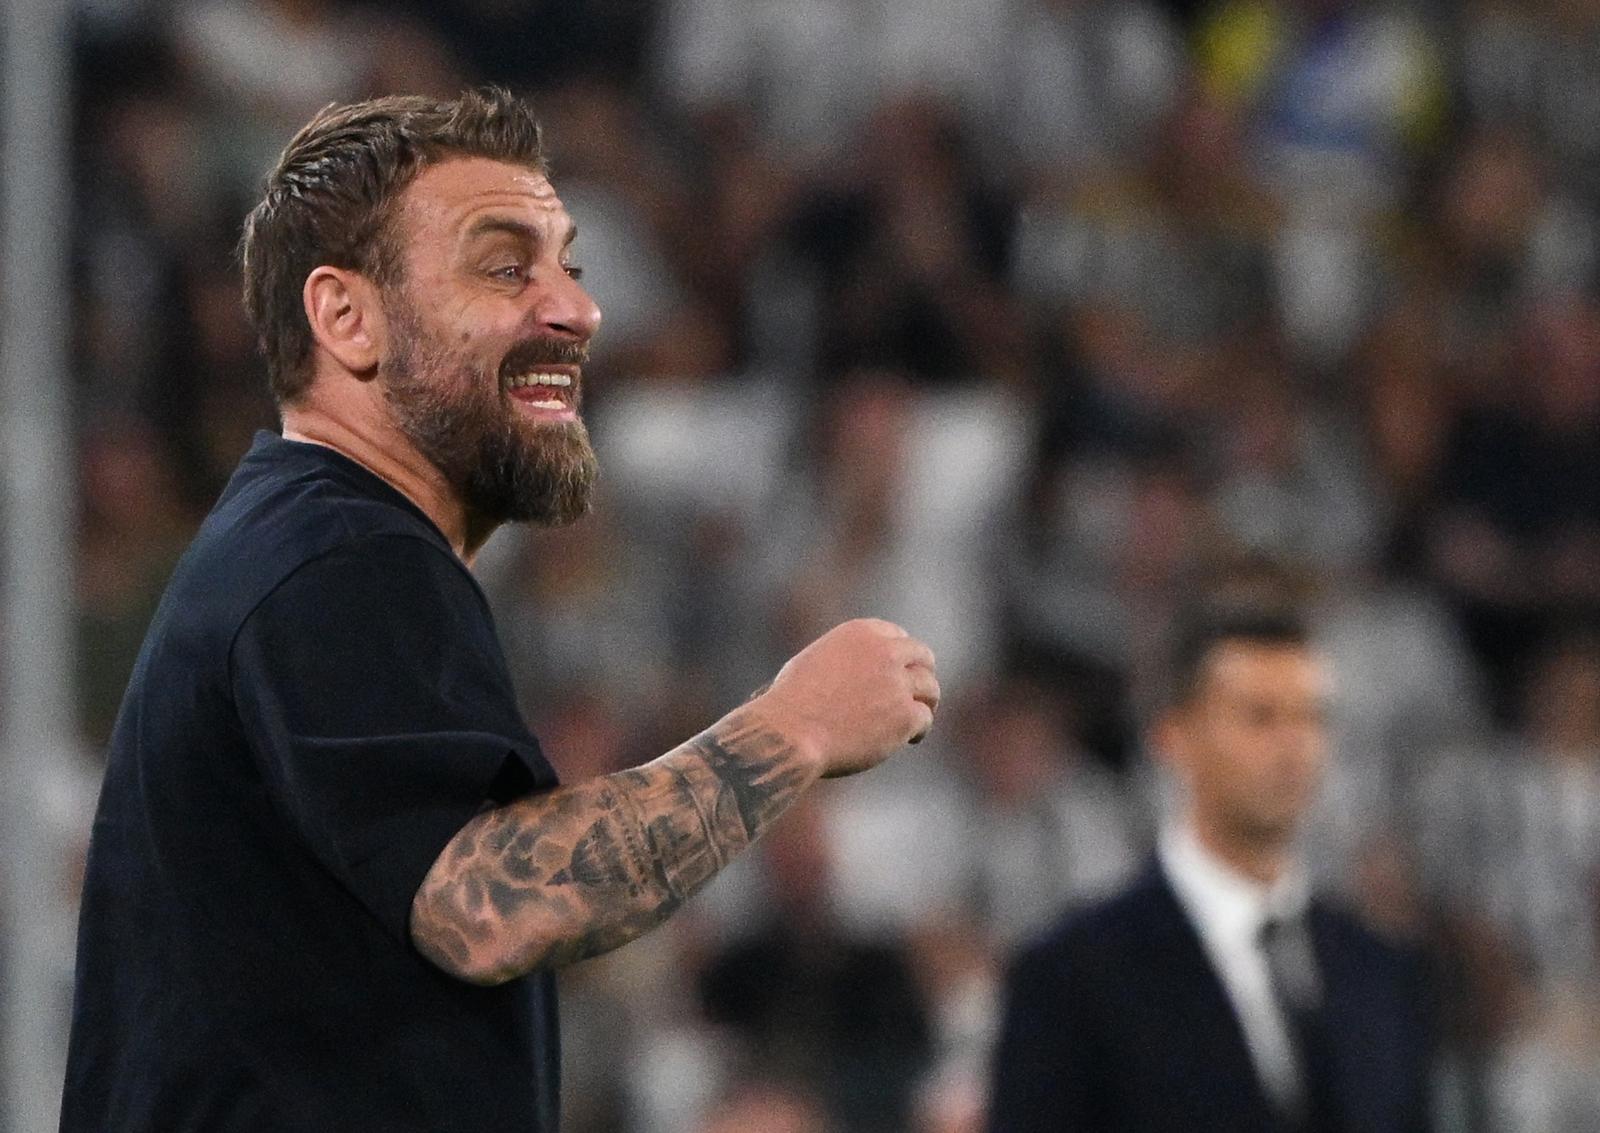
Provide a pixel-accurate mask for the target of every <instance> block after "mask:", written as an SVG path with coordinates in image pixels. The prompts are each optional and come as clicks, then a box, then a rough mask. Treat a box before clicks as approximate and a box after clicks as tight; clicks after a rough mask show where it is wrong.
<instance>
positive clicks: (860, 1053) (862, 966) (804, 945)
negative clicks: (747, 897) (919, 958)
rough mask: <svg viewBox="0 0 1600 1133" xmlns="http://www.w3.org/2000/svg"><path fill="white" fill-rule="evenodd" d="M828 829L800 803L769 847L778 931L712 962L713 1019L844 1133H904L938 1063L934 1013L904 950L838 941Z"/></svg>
mask: <svg viewBox="0 0 1600 1133" xmlns="http://www.w3.org/2000/svg"><path fill="white" fill-rule="evenodd" d="M821 818H822V816H821V813H820V812H819V811H818V810H817V809H816V807H815V805H811V804H804V803H803V804H801V807H800V808H797V809H796V812H794V813H792V814H791V815H790V816H789V819H790V820H789V821H786V822H785V823H784V824H783V825H782V826H779V827H778V828H776V829H775V830H774V831H773V832H772V834H771V835H770V836H769V837H768V839H767V841H766V842H765V849H764V853H763V857H762V861H763V863H764V864H765V866H766V868H767V870H768V871H769V873H770V875H771V884H770V887H769V891H770V894H771V898H772V908H771V920H770V921H769V923H768V924H767V925H766V926H764V927H763V928H762V929H760V930H759V931H758V932H757V933H756V934H755V935H754V936H753V937H751V938H750V939H748V940H745V941H742V942H738V943H735V944H734V945H732V947H730V948H728V949H727V950H725V951H723V952H722V953H721V954H720V955H716V956H713V957H712V958H711V960H710V962H709V963H708V965H707V967H706V969H705V972H704V973H703V975H702V977H701V991H702V995H703V997H704V1000H705V1006H706V1014H707V1017H708V1018H709V1019H710V1020H711V1022H713V1023H715V1024H721V1025H724V1026H727V1027H731V1028H733V1029H734V1030H735V1031H736V1032H737V1033H738V1034H739V1036H740V1042H739V1046H740V1048H741V1049H743V1050H745V1051H747V1052H748V1053H749V1056H750V1057H752V1058H753V1059H754V1060H755V1061H756V1062H757V1063H758V1064H761V1065H767V1066H771V1067H774V1068H778V1067H781V1068H783V1069H784V1070H786V1071H787V1072H789V1073H796V1072H798V1073H800V1074H801V1075H802V1076H803V1077H804V1078H805V1079H807V1080H809V1081H813V1082H816V1083H817V1085H818V1088H819V1089H820V1090H821V1091H822V1093H823V1096H824V1098H825V1099H826V1102H827V1106H828V1109H829V1111H830V1112H832V1113H833V1114H835V1115H836V1117H837V1118H838V1119H839V1120H840V1121H841V1123H843V1124H844V1125H845V1127H846V1128H850V1129H860V1130H863V1131H880V1130H881V1131H888V1130H896V1129H902V1128H904V1127H905V1124H906V1120H907V1113H908V1109H909V1105H910V1091H911V1088H912V1085H913V1083H914V1082H915V1081H916V1079H917V1076H918V1075H919V1074H920V1072H921V1071H922V1069H923V1067H924V1065H925V1063H926V1060H927V1058H928V1055H929V1035H928V1022H927V1014H926V1009H925V1008H924V1006H923V1004H922V1003H921V1001H920V997H919V995H918V989H917V988H916V986H915V984H914V983H913V981H912V977H911V972H910V966H909V960H908V957H907V956H906V954H905V953H904V952H903V951H902V950H900V949H898V948H896V947H894V946H892V945H887V944H878V943H871V942H868V941H866V940H853V939H851V938H849V937H848V936H845V935H843V934H842V933H841V931H840V928H839V925H838V923H837V921H836V920H835V918H834V916H833V913H832V911H831V909H830V908H829V903H830V889H829V886H830V870H829V864H828V850H827V842H826V838H825V829H824V826H823V823H822V820H821Z"/></svg>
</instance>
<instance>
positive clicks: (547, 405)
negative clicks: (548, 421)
mask: <svg viewBox="0 0 1600 1133" xmlns="http://www.w3.org/2000/svg"><path fill="white" fill-rule="evenodd" d="M523 404H525V405H531V406H532V407H533V408H535V409H565V408H566V407H567V403H566V402H564V401H557V400H555V399H553V398H552V399H549V400H546V401H528V402H524V403H523Z"/></svg>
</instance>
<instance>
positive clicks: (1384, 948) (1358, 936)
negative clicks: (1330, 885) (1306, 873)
mask: <svg viewBox="0 0 1600 1133" xmlns="http://www.w3.org/2000/svg"><path fill="white" fill-rule="evenodd" d="M1310 916H1311V923H1312V928H1313V931H1314V932H1315V933H1316V934H1317V935H1318V936H1319V937H1321V938H1322V939H1323V940H1324V941H1325V942H1326V943H1327V945H1328V947H1329V948H1330V950H1334V951H1337V952H1338V953H1339V954H1342V955H1348V956H1355V957H1360V958H1361V959H1362V960H1363V961H1364V962H1365V963H1367V964H1369V965H1372V964H1378V965H1383V966H1386V967H1391V968H1406V967H1411V966H1414V965H1417V964H1420V963H1421V962H1422V959H1423V953H1422V950H1421V949H1420V948H1418V947H1416V946H1415V945H1412V944H1409V943H1407V942H1406V941H1403V940H1400V939H1397V938H1395V937H1392V936H1389V935H1386V934H1384V933H1380V932H1378V931H1377V930H1376V929H1374V928H1373V927H1372V926H1371V925H1370V924H1368V923H1367V921H1366V920H1364V919H1363V918H1362V917H1361V916H1360V915H1359V914H1358V913H1356V912H1355V911H1354V910H1353V909H1352V908H1350V907H1349V905H1347V904H1346V903H1345V902H1343V901H1341V900H1339V899H1338V898H1336V897H1330V896H1325V895H1322V894H1319V895H1318V896H1317V897H1316V898H1315V899H1314V900H1313V901H1312V903H1311V912H1310Z"/></svg>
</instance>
